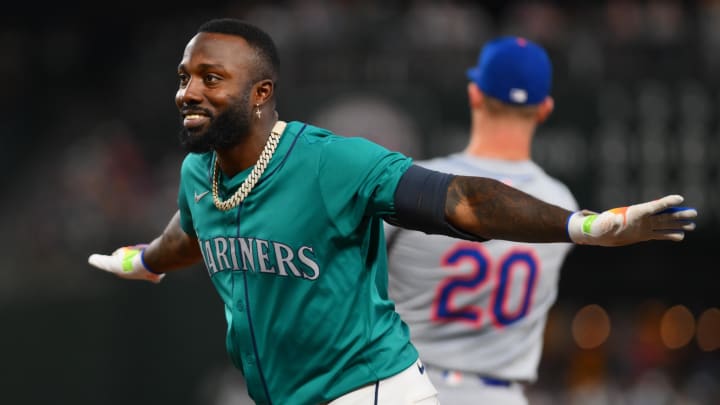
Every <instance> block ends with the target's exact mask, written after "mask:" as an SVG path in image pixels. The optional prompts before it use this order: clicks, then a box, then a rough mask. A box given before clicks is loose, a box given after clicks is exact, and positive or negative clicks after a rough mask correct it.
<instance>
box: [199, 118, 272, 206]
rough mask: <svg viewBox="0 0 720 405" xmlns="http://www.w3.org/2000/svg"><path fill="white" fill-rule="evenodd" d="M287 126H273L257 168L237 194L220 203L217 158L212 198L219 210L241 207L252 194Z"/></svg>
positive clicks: (254, 168)
mask: <svg viewBox="0 0 720 405" xmlns="http://www.w3.org/2000/svg"><path fill="white" fill-rule="evenodd" d="M285 125H286V122H284V121H278V122H276V123H275V126H273V129H272V131H270V136H268V140H267V142H266V143H265V148H263V151H262V153H260V157H259V158H258V161H257V163H255V167H253V169H252V171H251V172H250V174H249V175H248V176H247V178H245V181H243V183H242V184H241V185H240V187H239V188H238V189H237V191H235V194H233V196H232V197H230V198H228V199H227V200H225V201H220V197H218V178H219V177H220V176H219V169H218V167H219V166H220V165H219V163H218V161H217V157H216V158H215V167H213V178H212V197H213V203H214V204H215V206H216V207H217V209H219V210H220V211H227V210H231V209H233V208H235V207H237V206H238V205H240V203H241V202H242V201H243V200H244V199H245V198H246V197H247V196H248V194H250V191H251V190H252V189H253V187H255V184H256V183H257V182H258V180H260V176H262V174H263V172H264V171H265V168H266V167H267V165H268V163H269V162H270V158H272V156H273V154H274V153H275V149H276V148H277V145H278V142H279V141H280V136H282V133H283V131H284V130H285Z"/></svg>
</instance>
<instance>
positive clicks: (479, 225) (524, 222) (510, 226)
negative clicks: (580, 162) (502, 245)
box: [445, 176, 572, 242]
mask: <svg viewBox="0 0 720 405" xmlns="http://www.w3.org/2000/svg"><path fill="white" fill-rule="evenodd" d="M571 214H572V212H571V211H568V210H566V209H563V208H560V207H558V206H556V205H552V204H548V203H546V202H544V201H541V200H539V199H537V198H535V197H533V196H531V195H529V194H526V193H524V192H522V191H520V190H517V189H515V188H512V187H510V186H507V185H505V184H504V183H502V182H499V181H496V180H493V179H489V178H483V177H468V176H455V177H454V178H453V179H452V180H451V181H450V184H449V186H448V190H447V200H446V202H445V217H446V218H447V220H448V222H450V223H451V224H452V225H453V226H455V227H456V228H459V229H462V230H464V231H466V232H469V233H471V234H473V235H478V236H481V237H482V238H484V239H503V240H512V241H522V242H569V241H570V239H569V236H568V231H567V227H566V226H567V219H568V217H569V216H570V215H571Z"/></svg>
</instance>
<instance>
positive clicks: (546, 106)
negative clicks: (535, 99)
mask: <svg viewBox="0 0 720 405" xmlns="http://www.w3.org/2000/svg"><path fill="white" fill-rule="evenodd" d="M554 109H555V100H553V98H552V97H550V96H547V97H545V100H543V101H542V102H540V105H539V106H538V110H537V122H538V123H543V122H545V120H546V119H548V117H549V116H550V114H552V112H553V110H554Z"/></svg>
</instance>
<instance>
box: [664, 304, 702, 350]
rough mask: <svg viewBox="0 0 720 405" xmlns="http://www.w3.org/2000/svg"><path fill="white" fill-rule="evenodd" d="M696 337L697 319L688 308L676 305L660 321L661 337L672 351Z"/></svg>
mask: <svg viewBox="0 0 720 405" xmlns="http://www.w3.org/2000/svg"><path fill="white" fill-rule="evenodd" d="M694 335H695V318H694V317H693V314H692V313H691V312H690V310H689V309H687V307H685V306H683V305H675V306H673V307H671V308H669V309H668V310H667V311H665V314H663V316H662V319H661V320H660V337H661V338H662V341H663V343H665V346H667V347H668V348H670V349H678V348H681V347H683V346H685V345H686V344H688V343H689V342H690V341H691V340H692V338H693V336H694Z"/></svg>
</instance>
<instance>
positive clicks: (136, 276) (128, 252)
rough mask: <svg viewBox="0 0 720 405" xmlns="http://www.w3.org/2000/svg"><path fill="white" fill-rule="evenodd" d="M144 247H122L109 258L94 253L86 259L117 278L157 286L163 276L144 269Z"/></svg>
mask: <svg viewBox="0 0 720 405" xmlns="http://www.w3.org/2000/svg"><path fill="white" fill-rule="evenodd" d="M146 247H147V245H135V246H124V247H121V248H119V249H117V250H115V251H114V252H113V254H112V255H109V256H108V255H101V254H97V253H94V254H91V255H90V257H88V263H90V264H91V265H93V266H95V267H97V268H98V269H100V270H105V271H107V272H109V273H113V274H115V275H116V276H118V277H122V278H127V279H131V280H146V281H151V282H153V283H155V284H157V283H159V282H160V281H162V279H163V278H164V277H165V274H157V273H153V272H151V271H149V270H148V269H147V267H145V264H144V263H143V259H142V252H143V250H144V249H145V248H146Z"/></svg>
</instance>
